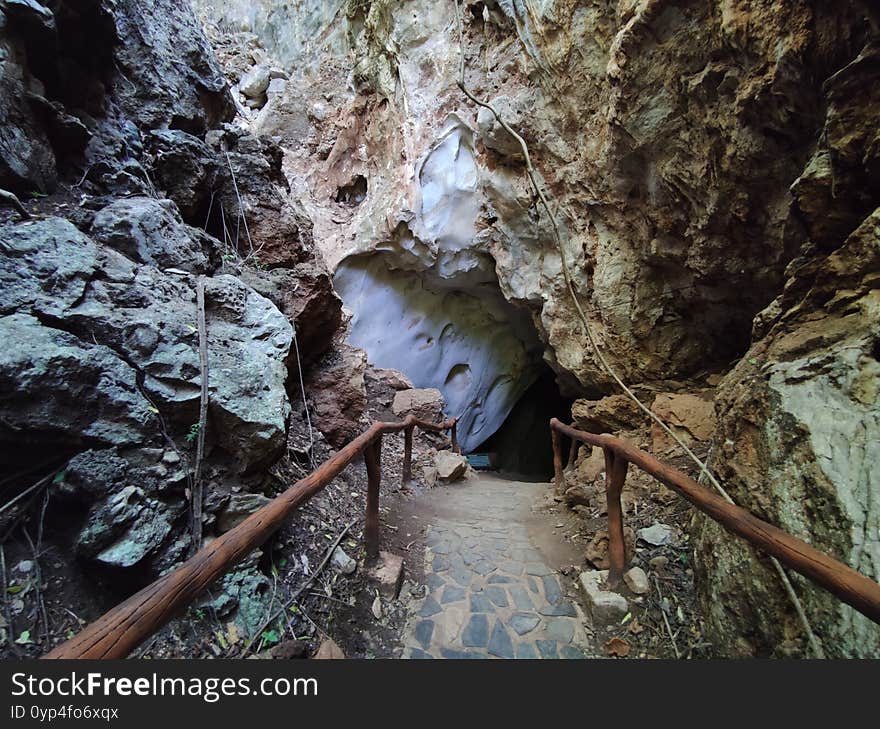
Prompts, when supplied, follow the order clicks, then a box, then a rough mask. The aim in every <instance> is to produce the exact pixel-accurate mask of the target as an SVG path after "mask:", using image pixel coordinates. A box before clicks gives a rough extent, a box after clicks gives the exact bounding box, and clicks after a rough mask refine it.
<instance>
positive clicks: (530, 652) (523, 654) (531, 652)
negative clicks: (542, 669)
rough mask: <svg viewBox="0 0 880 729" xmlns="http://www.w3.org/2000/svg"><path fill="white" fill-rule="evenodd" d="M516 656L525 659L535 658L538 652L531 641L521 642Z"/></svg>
mask: <svg viewBox="0 0 880 729" xmlns="http://www.w3.org/2000/svg"><path fill="white" fill-rule="evenodd" d="M516 657H517V658H521V659H525V660H535V659H536V658H537V657H538V654H537V653H535V647H534V646H533V645H532V644H531V643H520V644H519V645H518V646H517V647H516Z"/></svg>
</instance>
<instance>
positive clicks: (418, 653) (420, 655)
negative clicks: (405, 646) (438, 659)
mask: <svg viewBox="0 0 880 729" xmlns="http://www.w3.org/2000/svg"><path fill="white" fill-rule="evenodd" d="M409 657H410V658H412V659H414V660H427V659H433V658H434V656H432V655H431V654H430V653H426V652H425V651H423V650H420V649H418V648H410V649H409Z"/></svg>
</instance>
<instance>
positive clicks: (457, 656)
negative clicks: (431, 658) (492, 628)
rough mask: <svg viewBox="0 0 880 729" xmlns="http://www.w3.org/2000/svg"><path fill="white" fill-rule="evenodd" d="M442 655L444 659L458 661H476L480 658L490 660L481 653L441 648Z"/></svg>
mask: <svg viewBox="0 0 880 729" xmlns="http://www.w3.org/2000/svg"><path fill="white" fill-rule="evenodd" d="M440 655H441V656H443V657H444V658H451V659H452V660H456V661H464V660H474V659H479V658H488V656H485V655H482V654H480V653H471V652H470V651H459V650H455V649H454V648H441V649H440Z"/></svg>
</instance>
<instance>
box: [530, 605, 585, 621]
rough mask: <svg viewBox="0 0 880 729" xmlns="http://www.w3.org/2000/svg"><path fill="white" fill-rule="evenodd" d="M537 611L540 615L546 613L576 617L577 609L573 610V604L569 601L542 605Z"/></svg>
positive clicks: (552, 615) (551, 615)
mask: <svg viewBox="0 0 880 729" xmlns="http://www.w3.org/2000/svg"><path fill="white" fill-rule="evenodd" d="M538 612H539V613H540V614H541V615H546V616H549V617H566V618H575V617H577V611H575V609H574V605H572V604H571V603H570V602H561V603H559V604H558V605H542V606H541V607H539V608H538Z"/></svg>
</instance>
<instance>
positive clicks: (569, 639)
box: [403, 474, 588, 658]
mask: <svg viewBox="0 0 880 729" xmlns="http://www.w3.org/2000/svg"><path fill="white" fill-rule="evenodd" d="M547 488H548V487H547V485H546V484H534V483H522V482H517V481H507V480H504V479H501V478H498V477H495V476H492V475H486V474H481V475H480V476H479V477H478V478H474V479H469V480H467V481H466V482H464V483H463V484H461V485H453V486H447V487H441V488H438V489H436V490H435V491H433V492H432V493H431V494H430V495H428V496H426V497H424V498H425V500H426V503H425V504H424V510H425V514H426V516H427V518H428V521H429V523H428V526H427V531H426V543H427V548H426V550H425V582H426V584H427V588H428V590H427V595H426V596H425V598H424V600H421V601H419V602H417V603H415V607H414V611H413V613H412V614H411V615H410V617H409V620H408V622H407V625H406V629H405V633H404V651H403V657H404V658H584V657H585V651H586V650H588V648H587V647H588V639H587V635H586V633H585V631H584V629H583V616H582V613H581V611H580V606H578V605H576V604H575V602H574V601H572V600H571V599H569V598H568V597H567V596H566V594H565V590H564V589H563V586H562V584H561V583H560V581H559V575H558V574H556V573H555V572H554V570H553V567H552V565H551V564H548V562H549V561H552V560H548V558H546V557H545V556H544V555H543V554H542V552H541V551H539V549H538V548H537V544H536V542H535V541H534V539H535V536H536V532H537V533H540V532H541V530H542V529H543V530H544V532H545V533H551V534H552V529H553V524H552V523H548V521H549V517H546V518H544V519H543V521H542V519H541V517H540V516H537V515H535V514H533V513H532V505H533V504H534V503H535V501H536V500H537V499H538V498H539V497H540V496H541V495H542V494H545V493H546V491H547Z"/></svg>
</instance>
